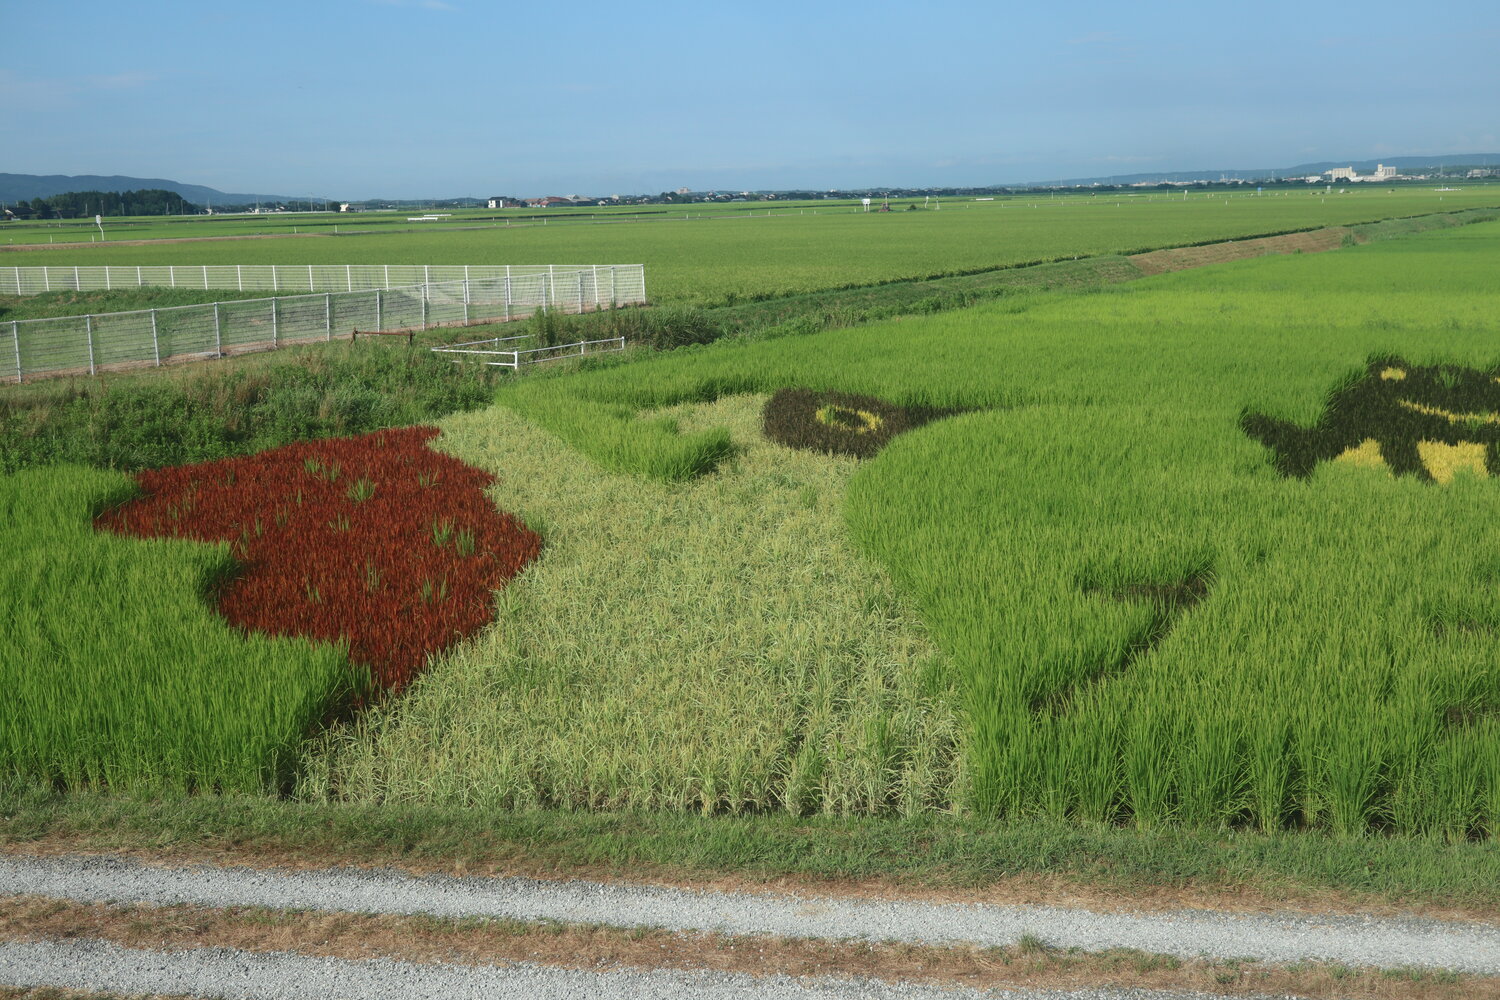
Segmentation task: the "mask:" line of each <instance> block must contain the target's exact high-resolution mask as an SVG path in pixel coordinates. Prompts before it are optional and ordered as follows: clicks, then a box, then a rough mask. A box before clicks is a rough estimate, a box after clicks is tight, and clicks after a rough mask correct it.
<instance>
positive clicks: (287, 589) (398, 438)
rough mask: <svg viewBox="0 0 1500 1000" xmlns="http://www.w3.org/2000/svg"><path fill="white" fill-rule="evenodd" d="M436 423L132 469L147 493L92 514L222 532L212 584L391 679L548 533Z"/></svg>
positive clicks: (479, 607) (222, 601)
mask: <svg viewBox="0 0 1500 1000" xmlns="http://www.w3.org/2000/svg"><path fill="white" fill-rule="evenodd" d="M437 433H438V432H437V430H436V429H435V428H431V427H405V428H400V429H397V430H386V431H378V432H376V433H374V434H366V435H362V436H360V437H353V438H333V439H327V440H322V441H307V442H301V443H298V444H292V445H287V446H285V447H282V448H275V449H272V450H270V451H265V452H261V453H260V454H258V455H249V456H245V457H242V458H228V459H220V460H217V461H213V462H201V463H198V464H194V465H183V466H177V467H174V468H166V469H153V470H149V471H146V472H142V473H140V474H139V475H138V476H137V479H138V481H139V482H140V485H141V489H142V490H143V491H144V492H145V495H144V496H142V497H140V498H138V499H136V500H132V501H131V502H129V503H127V504H125V505H123V506H121V507H117V508H114V509H112V510H108V511H105V512H104V513H103V514H101V515H99V517H98V518H97V519H96V521H95V525H96V527H99V528H101V529H108V530H110V531H115V532H118V533H120V534H129V535H136V536H140V537H146V538H161V537H167V538H195V539H199V540H202V541H228V542H229V543H230V545H231V548H232V551H233V553H234V555H235V557H236V559H237V560H239V562H240V563H241V566H242V572H241V573H240V574H239V575H238V576H236V577H235V578H234V579H232V580H230V581H229V582H228V583H226V584H225V585H224V586H223V587H221V588H220V589H219V591H218V594H217V599H218V603H219V609H220V611H221V612H222V613H223V615H224V617H225V618H227V619H228V620H229V621H230V622H232V623H234V624H235V625H238V626H240V627H241V628H245V629H254V630H257V631H260V632H267V633H270V634H273V635H298V636H306V637H308V638H311V639H318V640H324V641H329V642H344V643H346V644H347V645H348V648H349V656H350V659H352V660H353V661H354V662H356V663H361V664H365V665H368V666H369V668H370V673H371V676H372V678H373V680H374V681H375V683H377V684H378V685H380V686H381V687H383V688H385V689H387V690H390V691H399V690H400V689H401V688H403V687H405V686H406V684H407V683H409V682H410V681H411V679H412V678H413V677H414V676H415V675H416V674H417V673H418V672H419V671H420V670H421V669H422V667H423V665H424V664H425V662H426V659H427V657H428V655H430V654H432V653H437V652H439V651H441V650H444V649H447V648H448V647H449V646H452V645H453V644H454V643H456V642H458V641H459V640H460V639H462V638H463V637H464V636H467V635H470V634H471V633H473V632H474V631H476V630H477V629H479V628H480V627H481V626H483V625H485V624H486V623H488V622H489V621H490V620H491V619H492V618H493V617H494V591H496V590H498V589H500V588H501V587H502V586H504V585H505V583H506V582H507V581H508V580H510V578H511V577H513V576H515V575H516V574H517V573H519V572H520V571H521V569H522V567H524V566H525V565H526V564H527V563H528V562H530V561H531V560H532V559H535V558H536V556H537V554H538V553H539V552H540V550H541V539H540V538H539V537H538V536H537V535H536V533H534V532H532V531H530V530H528V529H527V528H526V526H525V525H523V524H522V523H521V522H520V521H519V520H518V519H517V518H515V517H514V516H512V515H510V514H504V513H501V512H500V511H497V510H496V509H495V506H494V504H493V503H491V502H490V500H489V498H488V497H487V496H485V492H484V491H485V487H487V486H489V485H490V484H491V483H492V482H494V477H492V476H491V475H489V474H488V473H486V472H483V471H481V470H479V469H475V468H473V467H471V466H468V465H465V464H464V463H463V462H460V461H459V460H457V459H455V458H453V457H451V456H448V455H443V454H440V453H438V452H435V451H433V450H432V449H430V448H428V447H427V442H428V441H429V440H431V439H432V438H434V437H436V436H437Z"/></svg>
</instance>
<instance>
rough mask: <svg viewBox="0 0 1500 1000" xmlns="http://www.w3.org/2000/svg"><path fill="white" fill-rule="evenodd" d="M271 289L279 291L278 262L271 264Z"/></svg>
mask: <svg viewBox="0 0 1500 1000" xmlns="http://www.w3.org/2000/svg"><path fill="white" fill-rule="evenodd" d="M271 291H273V292H279V291H281V265H280V264H272V265H271Z"/></svg>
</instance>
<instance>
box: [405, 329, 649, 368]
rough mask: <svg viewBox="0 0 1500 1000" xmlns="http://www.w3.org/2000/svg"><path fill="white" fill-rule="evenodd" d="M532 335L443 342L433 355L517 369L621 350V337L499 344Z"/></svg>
mask: <svg viewBox="0 0 1500 1000" xmlns="http://www.w3.org/2000/svg"><path fill="white" fill-rule="evenodd" d="M535 339H536V337H535V335H534V334H530V333H523V334H521V335H520V336H519V337H494V338H491V339H490V340H470V341H467V342H466V343H462V344H446V345H444V346H442V347H434V348H432V350H433V352H434V353H437V354H452V355H455V357H453V358H451V359H450V360H453V361H467V360H472V361H478V362H480V363H482V364H486V365H494V366H497V367H500V368H510V369H519V368H520V367H521V366H522V365H539V364H542V363H544V362H547V361H562V360H565V359H567V358H582V357H586V356H588V355H590V354H610V353H619V352H620V351H623V350H625V338H624V337H609V338H607V339H605V340H578V341H574V342H573V343H571V344H552V345H550V346H547V347H532V348H521V347H513V348H510V349H508V350H502V349H500V345H501V344H513V343H516V342H518V341H522V340H535Z"/></svg>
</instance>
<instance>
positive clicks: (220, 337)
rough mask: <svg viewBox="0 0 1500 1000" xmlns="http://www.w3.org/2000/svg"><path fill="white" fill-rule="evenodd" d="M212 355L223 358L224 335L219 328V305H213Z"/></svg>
mask: <svg viewBox="0 0 1500 1000" xmlns="http://www.w3.org/2000/svg"><path fill="white" fill-rule="evenodd" d="M214 353H216V354H217V355H218V356H219V357H221V358H222V357H223V356H224V334H223V331H222V329H221V328H220V326H219V304H218V303H217V302H215V303H214Z"/></svg>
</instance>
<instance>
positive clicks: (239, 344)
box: [0, 265, 645, 382]
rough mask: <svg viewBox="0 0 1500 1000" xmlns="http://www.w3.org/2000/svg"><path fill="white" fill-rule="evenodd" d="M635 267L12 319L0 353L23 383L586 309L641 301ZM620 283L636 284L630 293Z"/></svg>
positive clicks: (1, 334) (641, 279) (2, 361)
mask: <svg viewBox="0 0 1500 1000" xmlns="http://www.w3.org/2000/svg"><path fill="white" fill-rule="evenodd" d="M632 267H633V268H634V269H635V270H636V271H637V274H636V276H635V282H634V285H633V286H626V285H625V284H624V283H623V282H620V281H618V280H615V279H617V278H619V277H620V276H621V275H622V273H623V272H625V271H626V270H627V268H626V267H624V266H617V267H616V268H613V269H606V268H603V267H601V268H599V269H597V270H596V269H594V268H592V267H590V268H585V269H580V270H576V271H566V270H563V269H561V268H558V269H554V270H551V271H545V270H543V271H536V272H533V273H530V274H512V275H511V276H510V277H505V276H503V274H502V276H500V277H490V278H482V279H481V278H470V279H469V280H467V281H464V280H459V281H442V282H433V283H431V284H418V285H411V286H408V287H396V288H377V289H372V290H369V291H354V292H323V293H321V294H312V295H306V294H304V295H292V296H277V297H273V298H265V299H241V300H238V301H232V302H214V303H209V304H205V305H191V306H171V307H167V308H159V309H141V310H137V311H134V312H120V313H102V314H94V315H85V316H61V317H57V318H55V319H35V320H12V321H10V322H8V323H4V324H3V325H0V337H4V335H5V334H6V333H8V334H9V337H8V338H6V339H9V340H10V341H11V343H10V344H9V345H5V344H4V341H3V340H0V354H3V353H4V348H5V346H9V347H10V348H11V351H10V352H9V353H11V355H12V356H11V358H9V359H0V365H5V364H7V362H8V365H9V366H10V367H11V368H12V373H13V374H12V377H13V378H14V379H15V380H16V381H17V382H23V381H25V380H26V379H27V378H29V377H37V376H45V375H68V374H85V373H86V374H90V375H92V374H95V373H97V372H99V371H101V370H110V369H120V368H133V367H143V366H150V365H162V364H166V363H168V362H171V361H182V360H189V359H195V358H214V357H224V356H226V355H229V354H243V353H247V352H250V351H262V350H274V349H276V348H278V347H283V346H285V345H287V344H295V343H306V342H309V341H318V340H332V339H333V337H334V336H335V335H336V334H344V333H349V332H352V331H354V330H363V331H391V330H417V329H423V330H425V329H427V328H428V327H433V326H453V325H461V324H472V323H483V322H502V321H506V320H512V319H522V318H524V317H526V316H530V315H531V314H532V313H535V312H538V311H540V310H549V309H561V310H563V311H565V312H584V311H587V310H591V309H597V308H608V307H610V306H613V305H628V304H636V303H640V302H643V301H644V286H645V282H644V276H643V275H642V274H640V273H639V272H640V271H641V268H640V265H632ZM502 270H503V269H502ZM611 271H613V273H612V274H611V273H610V272H611ZM606 275H608V277H605V276H606ZM626 287H635V288H638V289H640V292H639V293H635V294H632V293H630V292H627V291H626V290H625V288H626ZM5 327H9V330H6V329H5Z"/></svg>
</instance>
